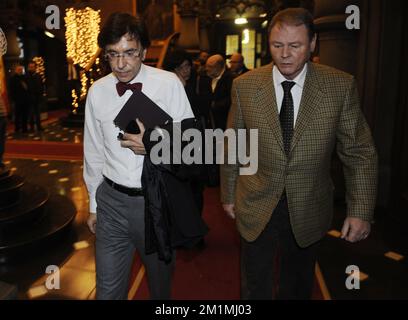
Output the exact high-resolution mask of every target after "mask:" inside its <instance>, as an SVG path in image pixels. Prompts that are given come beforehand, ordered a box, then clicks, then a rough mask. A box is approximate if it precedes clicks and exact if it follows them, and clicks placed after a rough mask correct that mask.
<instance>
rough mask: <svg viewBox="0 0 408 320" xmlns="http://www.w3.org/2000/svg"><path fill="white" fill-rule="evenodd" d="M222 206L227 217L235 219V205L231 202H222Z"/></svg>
mask: <svg viewBox="0 0 408 320" xmlns="http://www.w3.org/2000/svg"><path fill="white" fill-rule="evenodd" d="M222 207H223V208H224V211H225V213H226V214H227V216H228V217H230V218H231V219H235V206H234V205H233V204H225V203H223V204H222Z"/></svg>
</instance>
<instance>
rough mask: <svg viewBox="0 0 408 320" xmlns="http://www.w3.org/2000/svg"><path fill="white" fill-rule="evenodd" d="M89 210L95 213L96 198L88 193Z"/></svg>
mask: <svg viewBox="0 0 408 320" xmlns="http://www.w3.org/2000/svg"><path fill="white" fill-rule="evenodd" d="M89 212H90V213H96V199H95V196H92V195H89Z"/></svg>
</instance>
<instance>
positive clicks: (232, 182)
mask: <svg viewBox="0 0 408 320" xmlns="http://www.w3.org/2000/svg"><path fill="white" fill-rule="evenodd" d="M231 102H232V103H231V109H230V112H229V114H228V121H227V129H233V130H234V131H235V133H236V136H238V133H237V132H238V131H237V130H238V129H243V128H245V123H244V119H243V117H242V110H241V103H240V98H239V90H238V85H237V81H234V82H233V84H232V89H231ZM228 148H229V146H228V139H225V144H224V160H225V161H224V164H222V165H221V167H220V178H221V179H220V182H221V202H222V203H225V204H233V203H235V187H236V182H237V179H238V174H239V164H238V161H236V163H235V164H228V163H227V162H226V160H227V159H228Z"/></svg>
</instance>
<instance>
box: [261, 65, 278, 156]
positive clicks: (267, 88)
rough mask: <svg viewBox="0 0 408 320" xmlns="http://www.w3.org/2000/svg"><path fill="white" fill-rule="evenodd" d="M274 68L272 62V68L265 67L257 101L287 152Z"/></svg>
mask: <svg viewBox="0 0 408 320" xmlns="http://www.w3.org/2000/svg"><path fill="white" fill-rule="evenodd" d="M272 68H273V64H272V63H271V64H270V68H265V71H264V74H263V76H262V78H261V79H260V82H259V83H260V84H262V85H261V86H260V88H259V89H258V92H257V96H256V100H255V101H257V102H258V103H259V108H261V109H262V110H261V111H262V113H263V114H264V115H265V118H266V120H267V122H268V124H269V125H270V127H271V129H272V132H273V135H274V136H275V139H276V140H277V141H278V144H279V145H280V147H281V149H282V151H283V152H285V149H284V146H283V138H282V130H281V126H280V121H279V114H278V106H277V103H276V95H275V86H274V85H273V76H272Z"/></svg>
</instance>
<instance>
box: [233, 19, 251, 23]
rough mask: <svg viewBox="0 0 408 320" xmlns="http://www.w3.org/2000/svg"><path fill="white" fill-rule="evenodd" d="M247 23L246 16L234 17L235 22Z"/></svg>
mask: <svg viewBox="0 0 408 320" xmlns="http://www.w3.org/2000/svg"><path fill="white" fill-rule="evenodd" d="M246 23H248V20H247V19H246V18H236V19H235V24H246Z"/></svg>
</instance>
